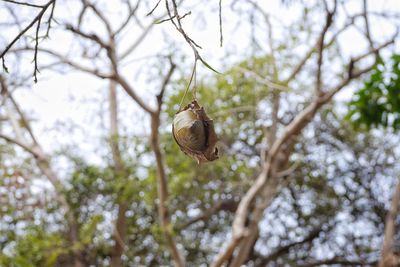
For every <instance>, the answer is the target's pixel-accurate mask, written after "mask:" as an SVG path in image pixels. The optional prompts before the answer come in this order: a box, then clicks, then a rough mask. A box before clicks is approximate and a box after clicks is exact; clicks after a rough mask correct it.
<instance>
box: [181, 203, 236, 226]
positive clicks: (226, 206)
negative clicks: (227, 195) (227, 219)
mask: <svg viewBox="0 0 400 267" xmlns="http://www.w3.org/2000/svg"><path fill="white" fill-rule="evenodd" d="M237 206H238V202H237V201H234V200H225V201H223V200H221V201H218V202H217V203H215V204H214V205H212V206H211V207H210V208H208V209H206V210H204V211H203V212H202V213H201V214H199V215H198V216H196V217H194V218H192V219H190V220H188V221H187V222H185V223H184V224H183V225H182V226H181V227H180V228H182V229H185V228H187V227H188V226H189V225H192V224H194V223H196V222H199V221H207V220H208V219H209V218H211V216H212V215H214V214H216V213H218V212H219V211H221V210H225V211H226V210H227V211H230V212H234V211H236V208H237Z"/></svg>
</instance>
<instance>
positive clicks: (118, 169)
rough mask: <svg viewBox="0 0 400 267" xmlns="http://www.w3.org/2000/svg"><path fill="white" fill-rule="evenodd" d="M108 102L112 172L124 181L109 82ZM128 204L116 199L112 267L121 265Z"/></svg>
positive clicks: (114, 94)
mask: <svg viewBox="0 0 400 267" xmlns="http://www.w3.org/2000/svg"><path fill="white" fill-rule="evenodd" d="M109 101H110V103H109V104H110V106H109V107H110V110H109V112H110V145H111V152H112V157H113V161H114V171H115V175H116V177H117V179H124V178H126V176H127V173H126V171H125V168H124V164H123V161H122V156H121V150H120V149H119V130H118V128H119V127H118V100H117V92H116V84H115V82H114V81H110V87H109ZM127 209H128V204H127V203H126V201H125V200H124V199H118V213H117V219H116V221H115V229H114V242H115V244H114V247H113V249H112V252H111V262H110V265H111V266H112V267H119V266H121V265H122V261H121V256H122V254H123V252H124V249H125V240H126V231H127V225H126V211H127Z"/></svg>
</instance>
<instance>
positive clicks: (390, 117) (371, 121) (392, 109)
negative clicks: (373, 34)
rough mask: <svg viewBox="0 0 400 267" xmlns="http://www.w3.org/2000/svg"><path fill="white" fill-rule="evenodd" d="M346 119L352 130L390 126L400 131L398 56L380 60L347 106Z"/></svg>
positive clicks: (399, 61) (399, 68)
mask: <svg viewBox="0 0 400 267" xmlns="http://www.w3.org/2000/svg"><path fill="white" fill-rule="evenodd" d="M347 118H348V119H350V120H351V121H352V122H353V123H354V125H355V126H356V128H366V129H370V128H371V127H378V126H383V127H385V128H386V127H392V128H393V129H395V130H399V129H400V55H398V54H397V55H396V54H395V55H393V56H392V57H391V59H390V61H389V62H386V63H384V62H383V61H382V60H380V61H379V62H378V64H377V65H376V66H375V67H374V69H373V71H372V73H371V75H370V76H369V78H368V79H367V80H366V82H365V83H364V86H363V88H361V89H360V90H358V91H357V92H356V94H355V95H354V97H353V100H352V101H351V102H350V103H349V113H348V115H347Z"/></svg>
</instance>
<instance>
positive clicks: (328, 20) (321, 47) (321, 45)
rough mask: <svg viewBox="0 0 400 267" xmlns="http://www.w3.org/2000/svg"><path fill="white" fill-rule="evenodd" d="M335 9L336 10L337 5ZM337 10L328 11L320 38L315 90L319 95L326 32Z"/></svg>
mask: <svg viewBox="0 0 400 267" xmlns="http://www.w3.org/2000/svg"><path fill="white" fill-rule="evenodd" d="M324 3H325V2H324ZM335 10H336V6H335ZM335 10H334V11H332V12H329V10H328V11H327V15H326V22H325V26H324V28H323V29H322V32H321V34H320V37H319V40H318V45H317V48H318V61H317V81H316V85H315V91H316V93H317V96H321V95H322V90H321V89H322V88H321V87H322V81H321V75H322V73H321V69H322V63H323V62H322V60H323V51H324V40H325V35H326V32H327V31H328V29H329V27H330V26H331V24H332V21H333V15H334V14H335Z"/></svg>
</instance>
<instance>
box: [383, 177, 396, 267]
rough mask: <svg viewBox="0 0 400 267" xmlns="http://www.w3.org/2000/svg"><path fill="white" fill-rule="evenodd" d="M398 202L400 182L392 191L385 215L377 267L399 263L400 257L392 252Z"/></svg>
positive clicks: (390, 266) (387, 266) (386, 266)
mask: <svg viewBox="0 0 400 267" xmlns="http://www.w3.org/2000/svg"><path fill="white" fill-rule="evenodd" d="M399 204H400V182H398V183H397V186H396V190H395V191H394V193H393V197H392V202H391V204H390V209H389V212H388V214H387V215H386V222H385V235H384V238H383V245H382V253H381V260H380V262H379V267H395V266H399V265H400V258H399V257H398V256H396V255H394V253H393V241H394V236H395V234H396V223H395V222H396V217H397V214H398V210H399Z"/></svg>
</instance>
